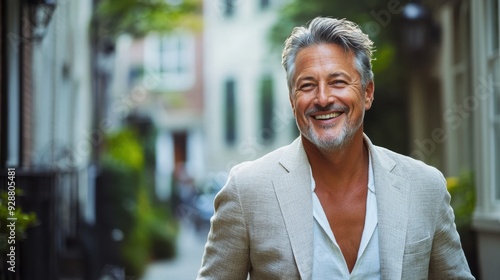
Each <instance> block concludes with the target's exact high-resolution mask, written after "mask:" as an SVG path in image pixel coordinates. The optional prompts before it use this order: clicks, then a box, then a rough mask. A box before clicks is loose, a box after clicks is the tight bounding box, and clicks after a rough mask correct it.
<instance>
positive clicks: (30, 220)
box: [0, 189, 38, 255]
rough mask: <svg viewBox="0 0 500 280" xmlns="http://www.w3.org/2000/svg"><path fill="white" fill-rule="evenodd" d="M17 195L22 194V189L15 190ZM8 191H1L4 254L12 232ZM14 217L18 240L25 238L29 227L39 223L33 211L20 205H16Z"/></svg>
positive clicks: (1, 247) (0, 236)
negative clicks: (26, 210)
mask: <svg viewBox="0 0 500 280" xmlns="http://www.w3.org/2000/svg"><path fill="white" fill-rule="evenodd" d="M15 193H16V197H18V196H21V195H22V191H21V189H16V191H15ZM8 201H9V200H8V192H6V191H1V192H0V221H2V223H1V227H0V253H1V254H2V255H3V254H4V253H6V252H7V249H8V247H9V244H8V243H7V237H8V236H9V234H10V229H9V228H8V227H7V224H8V220H7V218H10V217H12V216H11V215H10V214H9V210H8V206H7V204H8ZM13 217H14V218H17V220H16V230H15V233H16V241H20V240H22V239H23V238H25V232H26V230H27V229H28V228H29V227H32V226H34V225H36V224H37V223H38V221H37V218H36V214H35V213H33V212H30V213H25V212H23V210H22V208H21V207H20V206H19V205H16V209H15V211H14V216H13Z"/></svg>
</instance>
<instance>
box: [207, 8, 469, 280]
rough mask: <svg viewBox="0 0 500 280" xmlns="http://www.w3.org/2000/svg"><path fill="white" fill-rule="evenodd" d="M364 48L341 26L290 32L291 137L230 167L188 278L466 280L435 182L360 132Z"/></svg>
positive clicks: (430, 173)
mask: <svg viewBox="0 0 500 280" xmlns="http://www.w3.org/2000/svg"><path fill="white" fill-rule="evenodd" d="M372 48H373V43H372V41H370V39H369V38H368V36H367V35H366V34H363V33H362V31H361V30H360V29H359V28H358V27H357V25H356V24H354V23H352V22H350V21H347V20H338V19H332V18H316V19H314V20H313V21H312V22H311V23H310V24H309V25H308V27H298V28H295V29H294V30H293V32H292V34H291V36H290V37H289V38H288V39H287V41H286V42H285V49H284V51H283V66H284V68H285V71H286V74H287V80H288V87H289V92H290V103H291V106H292V110H293V113H294V116H295V119H296V122H297V126H298V127H299V130H300V134H301V135H300V137H299V138H298V139H296V140H295V141H294V142H293V143H292V144H290V145H288V146H286V147H283V148H280V149H278V150H276V151H274V152H271V153H269V154H267V155H266V156H264V157H262V158H260V159H257V160H255V161H252V162H245V163H242V164H240V165H237V166H236V167H234V168H233V170H232V171H231V173H230V176H229V179H228V182H227V184H226V185H225V186H224V188H223V189H222V190H221V191H220V193H219V194H218V195H217V197H216V199H215V214H214V216H213V217H212V221H211V222H212V224H211V230H210V233H209V236H208V241H207V244H206V247H205V254H204V256H203V261H202V267H201V269H200V271H199V275H198V279H247V277H248V275H249V276H250V278H251V279H428V278H430V279H473V277H472V275H471V274H470V271H469V267H468V265H467V262H466V259H465V257H464V254H463V251H462V248H461V245H460V240H459V236H458V233H457V231H456V228H455V224H454V214H453V210H452V208H451V207H450V205H449V202H450V196H449V194H448V192H447V191H446V183H445V179H444V177H443V175H442V174H441V173H440V172H439V171H438V170H437V169H435V168H433V167H430V166H427V165H425V164H424V163H422V162H419V161H416V160H413V159H411V158H408V157H405V156H402V155H399V154H396V153H394V152H391V151H389V150H387V149H384V148H381V147H377V146H374V145H373V144H372V143H371V142H370V140H369V139H368V137H367V136H366V135H364V134H363V117H364V113H365V110H368V109H370V107H371V106H372V103H373V99H374V88H375V87H374V82H373V73H372V71H371V56H372Z"/></svg>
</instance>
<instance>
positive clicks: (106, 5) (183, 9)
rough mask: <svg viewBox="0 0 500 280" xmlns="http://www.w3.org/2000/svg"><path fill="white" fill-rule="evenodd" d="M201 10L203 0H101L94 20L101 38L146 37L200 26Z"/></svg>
mask: <svg viewBox="0 0 500 280" xmlns="http://www.w3.org/2000/svg"><path fill="white" fill-rule="evenodd" d="M201 10H202V1H201V0H171V1H167V0H101V1H99V2H98V5H97V9H96V13H95V15H94V19H93V22H94V25H95V26H96V27H97V35H98V36H100V37H108V38H112V39H114V38H116V37H118V36H119V35H120V34H123V33H127V34H130V35H132V36H134V37H142V36H144V35H146V34H147V33H148V32H160V33H164V32H169V31H172V30H173V29H175V28H178V27H184V28H189V29H195V30H196V29H200V27H201V22H202V21H201V17H200V15H201Z"/></svg>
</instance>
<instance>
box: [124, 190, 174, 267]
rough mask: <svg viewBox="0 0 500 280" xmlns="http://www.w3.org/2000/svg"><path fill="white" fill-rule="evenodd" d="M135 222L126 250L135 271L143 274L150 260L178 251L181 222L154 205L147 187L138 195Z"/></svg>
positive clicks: (129, 264)
mask: <svg viewBox="0 0 500 280" xmlns="http://www.w3.org/2000/svg"><path fill="white" fill-rule="evenodd" d="M137 200H138V201H137V211H136V212H135V217H134V221H135V225H134V226H133V229H132V232H131V233H130V235H129V236H128V238H127V239H126V240H125V244H124V246H123V254H124V257H125V261H126V265H127V267H128V268H129V269H130V270H131V272H132V273H133V274H134V275H142V274H143V272H144V268H145V267H146V265H147V263H148V262H149V261H150V260H155V259H168V258H172V257H173V256H174V255H175V239H176V236H177V233H178V224H177V222H175V221H174V220H173V219H172V217H171V216H170V214H169V212H168V211H167V209H163V208H162V207H156V208H154V207H152V204H151V199H150V198H149V195H148V193H147V191H146V189H145V188H143V187H142V188H140V189H139V193H138V197H137Z"/></svg>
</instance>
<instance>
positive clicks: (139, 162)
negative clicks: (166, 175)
mask: <svg viewBox="0 0 500 280" xmlns="http://www.w3.org/2000/svg"><path fill="white" fill-rule="evenodd" d="M105 143H106V144H105V145H106V153H105V154H104V155H103V156H102V163H103V165H104V166H106V167H113V169H119V168H124V169H131V170H132V171H140V170H142V169H143V168H144V154H143V151H142V147H141V144H140V143H139V139H138V138H137V135H136V133H135V132H134V131H133V130H131V129H123V130H119V131H117V132H114V133H111V134H107V135H106V137H105Z"/></svg>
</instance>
